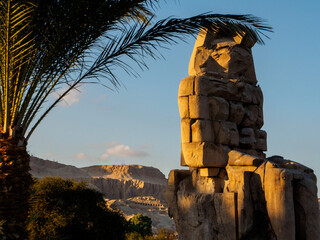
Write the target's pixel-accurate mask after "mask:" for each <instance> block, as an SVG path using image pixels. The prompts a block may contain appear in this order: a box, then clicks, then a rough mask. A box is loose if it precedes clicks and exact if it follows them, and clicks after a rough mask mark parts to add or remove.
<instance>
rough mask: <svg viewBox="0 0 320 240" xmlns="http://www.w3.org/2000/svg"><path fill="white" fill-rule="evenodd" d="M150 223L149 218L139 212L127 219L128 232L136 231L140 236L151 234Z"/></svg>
mask: <svg viewBox="0 0 320 240" xmlns="http://www.w3.org/2000/svg"><path fill="white" fill-rule="evenodd" d="M151 225H152V221H151V218H149V217H148V216H144V215H142V214H141V213H139V214H137V215H135V216H133V217H132V218H131V219H130V220H129V232H136V233H139V234H141V235H142V236H148V235H152V226H151Z"/></svg>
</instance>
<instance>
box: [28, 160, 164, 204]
mask: <svg viewBox="0 0 320 240" xmlns="http://www.w3.org/2000/svg"><path fill="white" fill-rule="evenodd" d="M30 167H31V171H30V173H31V174H32V175H33V176H34V177H35V178H43V177H47V176H60V177H62V178H72V179H74V180H75V181H84V182H87V183H88V185H89V186H90V187H92V188H94V189H96V190H98V191H100V192H102V193H103V194H104V195H105V197H106V198H108V199H127V198H132V197H137V196H153V197H156V198H159V199H163V191H164V189H165V187H166V184H167V179H166V178H165V175H164V174H163V173H162V172H161V171H160V170H159V169H157V168H154V167H145V166H141V165H96V166H90V167H84V168H77V167H75V166H72V165H65V164H61V163H57V162H53V161H50V160H43V159H41V158H37V157H31V159H30Z"/></svg>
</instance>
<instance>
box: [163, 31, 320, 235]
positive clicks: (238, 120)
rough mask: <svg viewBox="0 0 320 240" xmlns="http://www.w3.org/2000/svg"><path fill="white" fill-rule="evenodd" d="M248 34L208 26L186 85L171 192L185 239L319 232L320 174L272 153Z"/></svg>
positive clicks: (180, 97) (199, 40)
mask: <svg viewBox="0 0 320 240" xmlns="http://www.w3.org/2000/svg"><path fill="white" fill-rule="evenodd" d="M253 45H254V42H252V41H250V40H249V38H248V37H247V36H246V35H243V36H240V35H239V34H233V35H232V34H225V35H221V34H220V33H219V32H212V31H210V30H208V31H205V30H203V31H201V32H200V34H199V36H198V38H197V40H196V43H195V46H194V50H193V53H192V56H191V59H190V64H189V74H190V76H188V77H186V78H184V79H183V80H182V81H181V83H180V86H179V93H178V105H179V111H180V116H181V165H182V166H188V167H189V170H172V171H171V172H170V174H169V179H168V186H167V189H166V192H165V199H166V201H167V203H168V206H169V215H170V216H171V217H173V219H174V220H175V223H176V228H177V231H178V233H179V237H180V239H182V240H194V239H204V240H207V239H208V240H209V239H210V240H211V239H218V240H219V239H221V240H319V239H320V225H319V224H320V222H319V206H318V199H317V185H316V176H315V175H314V173H313V171H312V169H310V168H308V167H305V166H303V165H302V164H299V163H296V162H293V161H291V160H286V159H284V158H283V157H280V156H273V157H269V158H266V155H265V153H264V151H266V150H267V134H266V132H265V131H264V130H262V129H261V128H262V126H263V124H264V120H263V94H262V91H261V88H260V87H259V85H257V79H256V75H255V70H254V63H253V58H252V52H251V48H252V47H253Z"/></svg>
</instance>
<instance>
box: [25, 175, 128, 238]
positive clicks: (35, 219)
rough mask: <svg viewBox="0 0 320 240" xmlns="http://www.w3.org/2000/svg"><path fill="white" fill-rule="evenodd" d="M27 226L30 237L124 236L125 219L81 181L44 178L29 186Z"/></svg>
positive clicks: (99, 194) (100, 195)
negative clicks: (30, 191) (30, 189)
mask: <svg viewBox="0 0 320 240" xmlns="http://www.w3.org/2000/svg"><path fill="white" fill-rule="evenodd" d="M27 230H28V232H29V237H30V239H32V240H37V239H39V240H40V239H41V240H46V239H48V240H49V239H50V240H51V239H115V240H117V239H124V234H125V231H126V220H125V219H124V217H123V216H122V214H120V213H119V212H118V211H114V210H110V209H108V208H107V207H106V206H105V201H104V199H103V196H102V194H101V193H99V192H97V191H95V190H92V189H88V188H87V187H86V186H85V184H83V183H76V182H73V181H72V180H63V179H61V178H52V177H48V178H44V179H42V180H40V181H38V182H36V183H35V184H34V185H33V187H32V193H31V198H30V211H29V216H28V220H27Z"/></svg>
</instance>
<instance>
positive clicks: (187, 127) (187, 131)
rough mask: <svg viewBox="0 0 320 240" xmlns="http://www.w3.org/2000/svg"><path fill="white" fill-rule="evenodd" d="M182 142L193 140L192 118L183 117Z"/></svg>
mask: <svg viewBox="0 0 320 240" xmlns="http://www.w3.org/2000/svg"><path fill="white" fill-rule="evenodd" d="M181 142H182V143H187V142H191V120H190V119H187V118H186V119H181Z"/></svg>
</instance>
